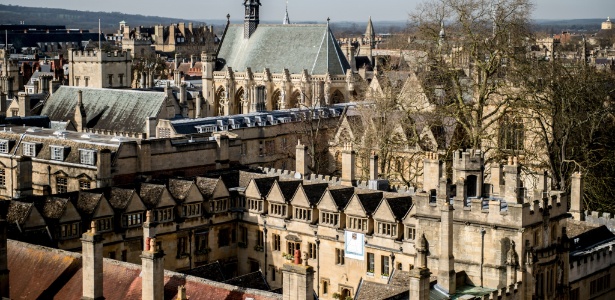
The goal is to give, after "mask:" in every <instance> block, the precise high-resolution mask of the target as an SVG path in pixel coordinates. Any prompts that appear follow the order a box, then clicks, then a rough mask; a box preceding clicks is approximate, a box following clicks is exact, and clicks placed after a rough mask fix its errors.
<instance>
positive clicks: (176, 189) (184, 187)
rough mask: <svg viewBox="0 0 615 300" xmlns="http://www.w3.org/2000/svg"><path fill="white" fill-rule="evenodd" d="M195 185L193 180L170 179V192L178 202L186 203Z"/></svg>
mask: <svg viewBox="0 0 615 300" xmlns="http://www.w3.org/2000/svg"><path fill="white" fill-rule="evenodd" d="M193 183H194V182H193V181H191V180H182V179H169V192H170V193H171V195H172V196H173V198H175V199H176V200H180V201H184V200H186V197H188V191H190V187H192V184H193Z"/></svg>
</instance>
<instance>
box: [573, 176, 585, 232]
mask: <svg viewBox="0 0 615 300" xmlns="http://www.w3.org/2000/svg"><path fill="white" fill-rule="evenodd" d="M570 213H571V214H572V217H573V218H574V219H575V220H579V221H585V203H584V202H583V174H581V173H574V174H572V183H571V187H570Z"/></svg>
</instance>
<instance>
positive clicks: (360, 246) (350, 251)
mask: <svg viewBox="0 0 615 300" xmlns="http://www.w3.org/2000/svg"><path fill="white" fill-rule="evenodd" d="M344 242H345V245H346V246H345V248H346V249H345V250H344V255H345V256H346V257H347V258H352V259H357V260H364V255H365V235H364V234H362V233H356V232H352V231H346V232H345V234H344Z"/></svg>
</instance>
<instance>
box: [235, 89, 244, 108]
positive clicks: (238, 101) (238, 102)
mask: <svg viewBox="0 0 615 300" xmlns="http://www.w3.org/2000/svg"><path fill="white" fill-rule="evenodd" d="M245 97H246V96H245V92H244V90H243V88H239V91H237V93H236V94H235V106H236V107H237V109H236V110H237V114H244V113H247V111H243V103H245V101H246V99H245Z"/></svg>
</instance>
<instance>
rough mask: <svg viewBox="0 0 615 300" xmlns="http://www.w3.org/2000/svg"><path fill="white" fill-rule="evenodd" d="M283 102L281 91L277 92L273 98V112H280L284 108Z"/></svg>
mask: <svg viewBox="0 0 615 300" xmlns="http://www.w3.org/2000/svg"><path fill="white" fill-rule="evenodd" d="M281 101H282V96H281V95H280V90H276V91H275V92H273V96H272V97H271V104H272V105H271V107H273V110H280V109H283V108H284V107H282V103H281Z"/></svg>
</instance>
